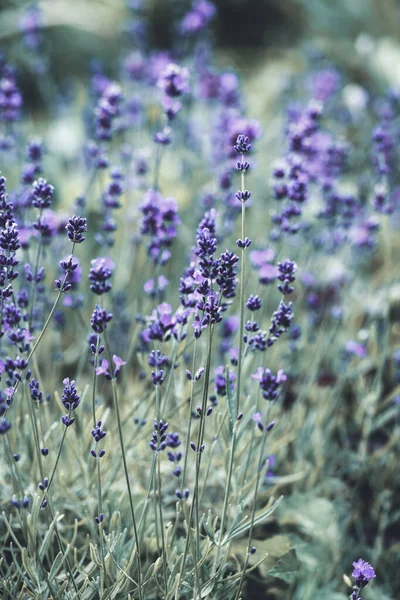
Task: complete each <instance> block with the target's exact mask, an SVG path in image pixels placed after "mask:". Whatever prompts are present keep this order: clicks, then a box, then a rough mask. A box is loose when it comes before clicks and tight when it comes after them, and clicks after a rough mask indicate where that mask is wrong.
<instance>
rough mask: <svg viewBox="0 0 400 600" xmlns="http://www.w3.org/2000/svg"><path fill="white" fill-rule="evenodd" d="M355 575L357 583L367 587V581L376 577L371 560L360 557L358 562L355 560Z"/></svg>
mask: <svg viewBox="0 0 400 600" xmlns="http://www.w3.org/2000/svg"><path fill="white" fill-rule="evenodd" d="M353 567H354V569H353V573H352V575H353V577H354V579H355V580H356V585H358V586H359V587H365V586H366V585H367V583H369V582H370V581H371V579H374V577H376V575H375V571H374V569H373V567H371V565H370V564H369V562H366V561H364V560H363V559H362V558H359V559H358V561H357V562H353Z"/></svg>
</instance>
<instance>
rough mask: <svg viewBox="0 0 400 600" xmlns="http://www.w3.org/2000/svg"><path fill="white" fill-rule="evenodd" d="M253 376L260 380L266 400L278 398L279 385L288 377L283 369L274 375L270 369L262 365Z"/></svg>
mask: <svg viewBox="0 0 400 600" xmlns="http://www.w3.org/2000/svg"><path fill="white" fill-rule="evenodd" d="M251 377H252V379H256V380H257V381H258V382H259V384H260V388H261V390H262V396H263V398H265V399H266V400H276V398H277V397H278V393H279V385H280V384H281V383H283V382H284V381H286V379H287V377H286V375H285V373H284V372H283V370H282V369H280V370H279V371H278V373H277V374H276V375H273V374H272V373H271V371H270V370H269V369H265V370H264V369H263V368H262V367H259V368H258V369H257V373H255V374H254V375H252V376H251Z"/></svg>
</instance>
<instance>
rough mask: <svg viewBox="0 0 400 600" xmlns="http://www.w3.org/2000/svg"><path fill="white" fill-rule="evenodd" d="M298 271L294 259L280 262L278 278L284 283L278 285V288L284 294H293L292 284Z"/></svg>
mask: <svg viewBox="0 0 400 600" xmlns="http://www.w3.org/2000/svg"><path fill="white" fill-rule="evenodd" d="M296 271H297V265H296V263H295V262H293V261H292V260H289V259H287V260H285V261H283V262H278V279H279V281H281V282H282V283H281V284H279V285H278V290H279V291H280V292H281V294H283V295H284V296H286V295H288V294H291V293H292V292H293V290H294V288H293V286H291V285H290V284H291V283H293V281H294V280H295V277H294V274H295V272H296Z"/></svg>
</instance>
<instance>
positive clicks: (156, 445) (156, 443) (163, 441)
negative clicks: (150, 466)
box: [149, 420, 168, 452]
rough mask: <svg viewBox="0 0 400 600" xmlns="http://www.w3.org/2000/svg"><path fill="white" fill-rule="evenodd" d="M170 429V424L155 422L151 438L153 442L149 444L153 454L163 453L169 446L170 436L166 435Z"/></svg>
mask: <svg viewBox="0 0 400 600" xmlns="http://www.w3.org/2000/svg"><path fill="white" fill-rule="evenodd" d="M167 429H168V423H164V421H162V420H160V421H158V422H157V421H156V420H155V421H154V431H153V433H152V436H151V440H150V443H149V446H150V448H151V449H152V450H153V452H162V451H163V450H165V448H166V447H167V446H168V434H167V433H166V431H167Z"/></svg>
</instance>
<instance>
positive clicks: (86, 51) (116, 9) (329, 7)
mask: <svg viewBox="0 0 400 600" xmlns="http://www.w3.org/2000/svg"><path fill="white" fill-rule="evenodd" d="M128 3H130V4H131V5H134V4H135V0H126V1H125V0H42V1H40V2H36V3H35V2H24V1H22V0H1V2H0V48H2V49H3V51H4V52H5V53H6V55H7V58H8V60H10V61H12V62H13V63H14V64H15V65H16V66H17V68H18V69H19V70H22V71H23V72H24V73H25V75H26V78H25V85H26V86H28V87H31V89H32V90H34V89H35V81H34V77H32V75H30V73H31V69H29V68H28V65H27V64H26V60H27V56H26V53H21V52H20V43H21V39H20V38H21V35H20V28H21V12H24V11H26V9H29V8H32V7H35V6H36V7H38V8H39V9H40V13H41V20H42V24H43V27H44V31H45V45H46V55H47V56H48V60H49V61H50V67H51V71H52V73H53V75H54V80H55V82H56V83H57V82H58V83H59V84H60V85H61V84H62V85H65V78H66V76H69V77H71V78H79V77H82V76H83V75H86V74H87V69H88V66H89V65H90V63H91V61H92V59H93V56H96V57H98V59H99V60H101V61H102V62H103V63H104V65H105V68H106V70H109V71H110V72H111V73H112V71H113V70H116V69H117V62H116V58H117V53H118V51H119V50H120V49H121V44H124V43H126V44H128V42H129V35H130V32H129V27H131V26H132V25H128V9H127V4H128ZM216 5H217V7H218V15H217V18H216V19H214V20H213V23H212V35H213V36H214V42H215V43H216V46H217V49H218V56H219V59H220V61H221V63H222V64H223V65H224V66H225V65H226V64H229V66H232V67H235V68H236V69H239V70H240V71H241V72H242V73H243V74H244V75H246V74H250V73H252V72H254V70H257V69H259V68H262V66H263V65H265V63H266V62H267V61H268V60H271V59H273V58H275V59H276V58H282V56H285V55H287V53H288V51H290V50H294V49H296V48H297V47H299V45H302V46H304V45H306V46H307V45H309V46H312V47H313V51H315V48H319V49H321V50H323V52H324V53H327V54H328V55H333V57H334V59H335V61H336V62H337V61H339V63H345V65H346V66H347V67H348V68H353V69H357V68H360V66H361V65H360V61H358V60H357V49H356V50H355V44H358V56H359V55H360V49H361V55H363V52H362V51H364V54H365V52H367V51H368V49H370V47H371V45H374V50H375V52H374V54H375V57H374V60H375V61H376V62H377V65H379V66H378V68H379V69H382V76H386V75H387V73H389V74H390V75H391V76H392V77H393V78H394V79H396V80H400V74H399V73H400V68H399V64H400V62H399V60H398V58H399V50H398V42H399V20H400V4H399V2H398V1H397V0H335V1H334V2H332V1H331V0H216ZM189 7H190V2H189V0H148V2H147V3H146V15H145V19H146V35H147V38H148V40H149V41H150V44H151V47H152V48H153V49H154V50H156V49H161V48H162V49H170V48H177V47H178V48H179V44H180V43H181V42H182V40H180V39H179V35H178V34H177V33H176V31H174V29H173V26H172V23H173V17H174V15H175V16H177V15H179V14H182V15H183V14H184V13H185V11H187V10H188V8H189ZM124 23H125V24H126V26H124ZM121 29H122V31H123V33H125V36H121ZM382 54H383V55H384V60H383V62H384V65H383V66H382V64H381V63H382ZM296 60H300V59H299V54H295V55H294V56H292V57H291V61H292V62H295V61H296ZM361 64H362V61H361ZM361 71H362V69H361ZM358 78H362V72H361V73H360V74H359V75H358ZM35 100H36V98H35V94H31V97H30V102H31V103H32V104H34V103H35Z"/></svg>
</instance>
